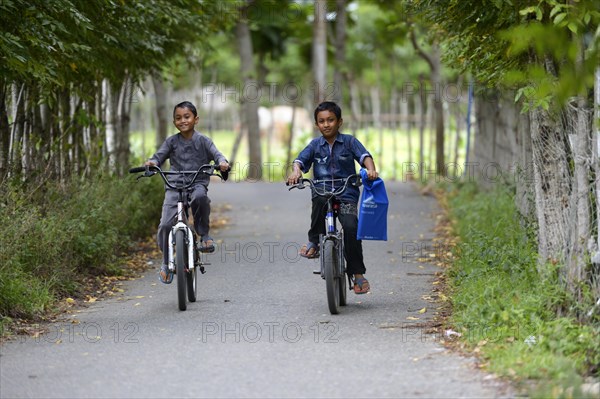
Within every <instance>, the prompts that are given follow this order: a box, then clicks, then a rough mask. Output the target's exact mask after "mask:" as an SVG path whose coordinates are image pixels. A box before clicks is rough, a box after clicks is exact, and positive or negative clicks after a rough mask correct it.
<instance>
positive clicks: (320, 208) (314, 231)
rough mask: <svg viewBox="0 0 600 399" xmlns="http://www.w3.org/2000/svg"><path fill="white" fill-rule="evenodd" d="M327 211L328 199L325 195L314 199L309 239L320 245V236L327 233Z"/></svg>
mask: <svg viewBox="0 0 600 399" xmlns="http://www.w3.org/2000/svg"><path fill="white" fill-rule="evenodd" d="M326 213H327V200H326V199H325V198H323V197H314V198H313V199H312V211H311V215H310V229H309V230H308V241H309V242H312V243H313V244H315V245H316V246H317V247H318V246H319V238H320V237H319V236H320V235H321V234H325V214H326Z"/></svg>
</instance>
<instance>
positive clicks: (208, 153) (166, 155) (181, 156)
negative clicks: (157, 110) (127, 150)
mask: <svg viewBox="0 0 600 399" xmlns="http://www.w3.org/2000/svg"><path fill="white" fill-rule="evenodd" d="M167 159H169V160H170V162H171V170H176V171H179V170H187V171H195V170H198V168H199V167H200V166H202V165H205V164H208V163H210V161H214V162H215V163H216V164H217V165H218V164H220V163H221V162H227V159H226V158H225V157H224V156H223V154H221V152H220V151H219V150H218V149H217V147H216V146H215V143H213V141H212V140H211V139H210V138H209V137H207V136H205V135H203V134H201V133H200V132H197V131H194V134H193V136H192V138H191V139H190V140H186V139H185V138H183V136H182V135H181V133H177V134H174V135H173V136H170V137H168V138H167V139H166V140H165V141H164V143H163V144H162V145H161V146H160V148H159V149H158V151H156V153H155V154H154V155H153V156H152V157H151V158H150V160H151V161H154V162H156V163H157V164H158V166H160V167H162V165H163V164H164V162H165V161H166V160H167ZM187 178H188V179H190V178H191V176H188V177H187ZM169 181H171V182H178V181H177V180H176V179H175V176H170V177H169ZM179 181H180V180H179ZM209 181H210V177H209V176H207V175H205V174H202V173H201V174H199V175H198V177H197V178H196V182H197V183H201V184H204V185H207V184H208V182H209Z"/></svg>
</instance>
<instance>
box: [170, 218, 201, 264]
mask: <svg viewBox="0 0 600 399" xmlns="http://www.w3.org/2000/svg"><path fill="white" fill-rule="evenodd" d="M179 230H183V232H184V233H185V235H186V237H187V239H186V246H187V252H188V264H187V269H188V270H192V269H193V268H194V259H195V256H194V244H193V243H194V237H193V233H192V230H190V228H189V227H188V226H187V225H186V224H185V223H184V222H177V224H176V225H175V226H173V228H172V229H171V231H170V232H169V270H170V271H174V270H175V254H174V251H173V248H174V247H175V235H176V233H177V232H178V231H179Z"/></svg>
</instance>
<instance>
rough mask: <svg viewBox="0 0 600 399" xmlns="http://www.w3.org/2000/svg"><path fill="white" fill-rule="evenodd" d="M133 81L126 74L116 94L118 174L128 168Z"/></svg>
mask: <svg viewBox="0 0 600 399" xmlns="http://www.w3.org/2000/svg"><path fill="white" fill-rule="evenodd" d="M133 88H134V82H133V80H132V79H131V77H129V76H127V77H126V78H125V79H124V80H123V82H122V83H121V87H120V88H119V91H118V93H115V94H116V95H117V101H118V102H117V120H116V125H117V129H116V132H117V136H116V142H115V143H116V148H115V150H116V154H115V160H116V165H115V169H114V171H115V172H116V173H117V175H118V176H124V175H125V174H126V173H127V170H128V169H129V153H130V151H129V121H130V119H131V117H130V113H131V97H132V95H133Z"/></svg>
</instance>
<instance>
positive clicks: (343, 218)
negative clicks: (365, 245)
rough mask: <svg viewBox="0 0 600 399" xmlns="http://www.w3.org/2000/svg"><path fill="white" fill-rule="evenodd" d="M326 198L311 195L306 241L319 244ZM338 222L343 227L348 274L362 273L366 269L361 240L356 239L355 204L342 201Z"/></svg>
mask: <svg viewBox="0 0 600 399" xmlns="http://www.w3.org/2000/svg"><path fill="white" fill-rule="evenodd" d="M326 213H327V200H326V199H325V198H323V197H318V196H317V197H313V199H312V214H311V222H310V230H308V241H310V242H312V243H313V244H315V245H317V246H318V245H319V235H320V234H325V215H326ZM338 222H339V223H340V224H341V225H342V227H343V229H344V257H345V258H346V269H347V272H348V274H364V273H365V271H366V268H365V263H364V260H363V251H362V241H361V240H357V239H356V232H357V230H358V216H357V208H356V204H353V203H352V204H347V203H342V204H341V206H340V209H339V211H338Z"/></svg>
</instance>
